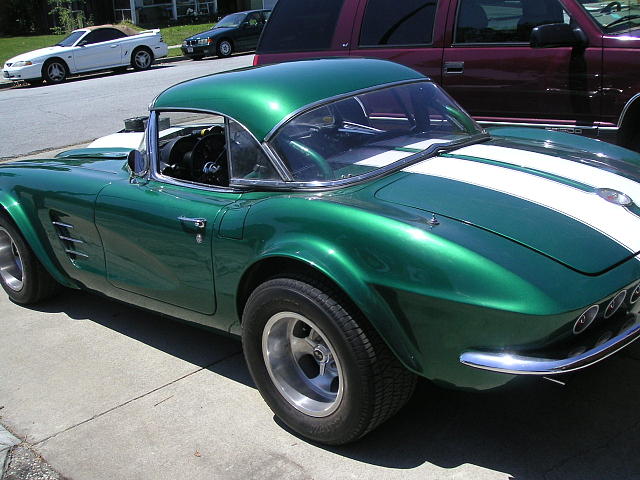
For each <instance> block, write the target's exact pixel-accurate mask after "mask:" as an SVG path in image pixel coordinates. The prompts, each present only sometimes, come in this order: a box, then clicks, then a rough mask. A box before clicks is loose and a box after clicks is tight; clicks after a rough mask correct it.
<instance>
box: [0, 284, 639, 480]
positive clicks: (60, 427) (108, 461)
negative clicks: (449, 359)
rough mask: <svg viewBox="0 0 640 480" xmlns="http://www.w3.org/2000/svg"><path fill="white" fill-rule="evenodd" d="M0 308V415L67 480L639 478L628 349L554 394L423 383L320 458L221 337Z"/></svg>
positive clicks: (634, 383)
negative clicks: (367, 429) (381, 420)
mask: <svg viewBox="0 0 640 480" xmlns="http://www.w3.org/2000/svg"><path fill="white" fill-rule="evenodd" d="M0 312H1V313H2V315H1V317H0V328H1V331H2V342H1V343H0V359H2V361H1V362H0V378H1V379H2V381H1V382H0V405H2V406H3V407H4V408H2V409H1V410H0V414H1V415H2V417H1V421H2V423H3V424H5V425H6V426H7V427H8V428H9V430H10V431H12V432H13V433H14V434H15V435H17V436H18V437H19V438H20V439H21V440H23V441H25V442H28V444H30V445H32V446H33V448H34V449H35V451H36V452H38V453H39V454H41V455H42V456H43V457H44V458H45V459H46V461H47V462H49V464H50V465H51V466H52V467H53V469H55V470H57V471H58V472H60V474H61V475H62V476H64V477H66V478H68V479H73V480H83V479H87V480H99V479H109V480H113V479H153V480H158V479H183V478H184V479H193V480H196V479H212V478H215V479H253V478H260V479H347V478H354V479H355V478H358V479H362V478H367V479H368V478H372V479H373V478H375V479H380V478H383V479H387V478H388V479H396V478H397V479H402V480H408V479H427V478H428V479H432V478H433V479H460V478H465V479H467V478H468V479H509V478H513V479H519V480H521V479H532V480H533V479H536V480H537V479H549V480H551V479H558V480H560V479H562V480H567V479H580V480H586V479H594V480H595V479H598V480H602V479H608V480H611V479H625V480H630V479H638V478H640V458H639V456H638V454H637V451H638V449H639V448H640V435H639V434H640V412H639V409H638V408H637V405H638V400H639V399H640V383H639V382H638V377H639V375H638V372H639V371H640V348H638V346H635V347H631V348H630V349H628V350H626V351H625V352H623V353H622V354H620V355H618V356H616V357H614V358H611V359H610V360H609V361H606V362H604V363H603V364H601V365H600V366H598V367H596V368H593V369H591V370H589V371H587V372H586V373H584V374H582V375H581V376H577V377H574V379H573V381H572V382H570V383H569V385H568V386H566V387H560V386H557V385H554V384H551V383H549V382H544V381H536V382H535V383H534V384H533V385H532V386H531V388H518V389H513V390H511V391H503V392H499V393H493V394H473V393H465V392H453V391H446V390H440V389H437V388H435V387H432V386H430V385H429V384H427V383H426V382H425V383H423V384H421V385H420V387H419V389H418V392H417V393H416V395H415V397H414V398H413V400H412V401H411V403H410V404H409V405H408V406H407V407H406V408H405V409H404V410H403V411H402V412H401V413H400V414H399V415H398V416H397V417H395V418H394V419H392V420H391V421H390V422H388V423H387V424H385V425H383V426H382V427H381V428H379V429H378V430H376V431H375V432H373V434H371V435H369V436H368V437H366V438H365V439H363V440H362V441H360V442H358V443H355V444H353V445H349V446H345V447H339V448H326V447H322V446H318V445H312V444H310V443H308V442H305V441H304V440H302V439H300V438H297V437H296V436H295V435H294V434H292V433H291V432H289V431H288V430H287V429H286V428H285V427H284V426H283V425H281V424H280V423H279V422H278V420H277V419H275V418H274V417H273V415H272V413H271V412H270V410H269V409H268V408H267V406H266V405H265V404H264V403H263V401H262V399H261V398H260V395H259V394H258V392H257V390H256V389H255V388H254V386H253V384H252V382H251V379H250V377H249V375H248V372H247V369H246V366H245V363H244V360H243V358H242V355H241V352H240V344H239V342H237V341H235V340H233V339H229V338H226V337H224V336H220V335H216V334H214V333H212V332H208V331H203V330H200V329H198V328H195V327H192V326H189V325H185V324H181V323H178V322H174V321H171V320H168V319H164V318H161V317H159V316H156V315H153V314H150V313H146V312H143V311H140V310H137V309H133V308H131V307H128V306H126V305H122V304H119V303H116V302H113V301H110V300H108V299H104V298H101V297H99V296H96V295H92V294H88V293H82V292H75V291H66V292H64V293H63V294H61V295H60V296H59V297H58V298H57V299H55V300H52V301H49V302H47V303H44V304H42V305H40V306H39V307H37V308H24V307H20V306H17V305H15V304H13V303H11V302H10V301H8V300H7V298H6V296H5V295H0Z"/></svg>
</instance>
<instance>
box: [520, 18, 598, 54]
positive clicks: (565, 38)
mask: <svg viewBox="0 0 640 480" xmlns="http://www.w3.org/2000/svg"><path fill="white" fill-rule="evenodd" d="M530 45H531V47H532V48H553V47H580V48H586V47H587V45H588V39H587V36H586V35H585V33H584V32H583V31H582V29H581V28H580V27H572V26H571V25H567V24H566V23H549V24H547V25H539V26H537V27H535V28H534V29H533V30H532V31H531V39H530Z"/></svg>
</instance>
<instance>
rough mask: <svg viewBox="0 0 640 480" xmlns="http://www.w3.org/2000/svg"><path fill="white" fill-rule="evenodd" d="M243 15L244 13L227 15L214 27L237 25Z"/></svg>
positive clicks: (242, 18)
mask: <svg viewBox="0 0 640 480" xmlns="http://www.w3.org/2000/svg"><path fill="white" fill-rule="evenodd" d="M244 17H245V14H244V13H234V14H232V15H227V16H226V17H224V18H223V19H222V20H220V21H219V22H218V23H217V24H216V27H237V26H238V25H240V24H241V23H242V21H243V20H244Z"/></svg>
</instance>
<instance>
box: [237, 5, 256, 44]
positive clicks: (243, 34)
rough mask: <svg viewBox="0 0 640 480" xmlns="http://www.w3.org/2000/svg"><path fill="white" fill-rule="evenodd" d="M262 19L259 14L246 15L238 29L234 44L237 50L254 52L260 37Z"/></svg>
mask: <svg viewBox="0 0 640 480" xmlns="http://www.w3.org/2000/svg"><path fill="white" fill-rule="evenodd" d="M261 21H262V17H261V16H260V12H252V13H250V14H248V15H247V16H246V17H245V19H244V20H243V21H242V23H241V24H240V27H238V32H237V33H236V44H237V46H238V49H239V50H254V49H255V48H256V45H258V38H259V37H260V32H261V31H262V28H261V26H260V25H261Z"/></svg>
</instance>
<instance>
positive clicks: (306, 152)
mask: <svg viewBox="0 0 640 480" xmlns="http://www.w3.org/2000/svg"><path fill="white" fill-rule="evenodd" d="M289 146H290V147H291V148H293V149H294V150H296V151H297V152H298V153H300V154H302V156H303V157H304V158H306V159H308V160H311V162H312V163H313V164H314V165H315V166H316V167H317V168H318V170H319V171H320V174H321V175H322V177H323V178H322V179H323V180H334V179H335V175H334V173H333V168H331V165H329V162H327V160H326V159H325V158H324V157H323V156H322V155H320V154H319V153H318V152H316V151H315V150H314V149H312V148H309V147H307V146H306V145H303V144H302V143H300V142H298V141H297V140H289Z"/></svg>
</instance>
